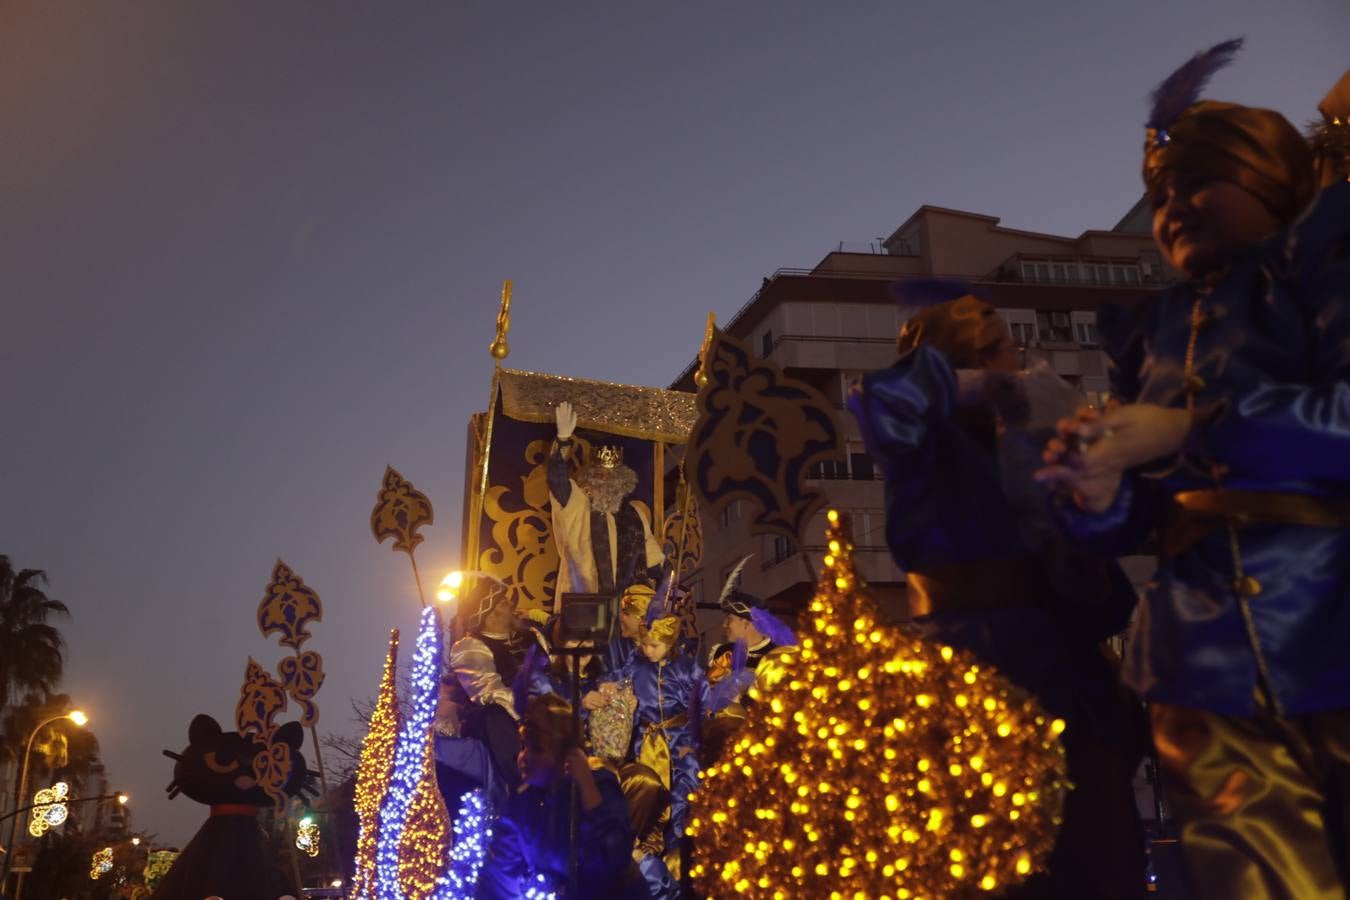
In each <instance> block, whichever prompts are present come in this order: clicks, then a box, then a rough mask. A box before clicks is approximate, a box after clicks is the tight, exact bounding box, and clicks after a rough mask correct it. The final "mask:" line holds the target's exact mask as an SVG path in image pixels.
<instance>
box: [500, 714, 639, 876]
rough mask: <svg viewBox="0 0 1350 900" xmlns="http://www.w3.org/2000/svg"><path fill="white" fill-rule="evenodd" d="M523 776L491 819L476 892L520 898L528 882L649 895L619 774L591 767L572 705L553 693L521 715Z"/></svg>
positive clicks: (521, 769) (521, 763) (521, 768)
mask: <svg viewBox="0 0 1350 900" xmlns="http://www.w3.org/2000/svg"><path fill="white" fill-rule="evenodd" d="M520 744H521V750H520V759H519V765H520V773H521V775H520V780H521V781H522V782H523V786H522V788H521V790H520V791H519V792H517V793H516V794H514V795H513V796H512V797H511V798H510V799H509V800H508V801H507V803H506V807H505V809H504V810H503V811H502V815H501V817H500V818H499V819H498V820H497V822H496V823H495V824H494V825H493V834H492V842H491V844H490V845H489V847H488V853H487V857H486V859H485V860H484V862H483V869H482V872H481V873H480V874H479V877H478V889H477V893H476V895H475V896H477V897H478V898H479V900H518V898H523V897H524V896H526V892H527V890H529V889H531V888H534V889H535V890H536V891H552V892H554V893H556V894H558V895H559V896H564V897H567V898H568V900H582V898H594V900H646V898H648V897H650V896H651V891H650V890H649V888H648V885H647V881H646V880H645V879H644V878H643V876H642V874H641V872H640V871H639V869H638V865H637V863H636V862H635V861H634V860H633V856H632V849H633V828H632V825H631V823H630V821H629V813H628V804H627V802H626V801H625V800H624V796H623V792H622V791H621V790H620V788H619V781H618V779H617V778H616V777H615V776H614V774H613V773H612V772H610V771H609V770H607V769H604V768H600V769H594V770H593V769H592V767H591V764H590V761H589V760H588V759H587V758H586V754H585V753H584V752H583V751H582V749H581V747H580V745H579V744H578V742H577V738H576V734H575V732H574V731H573V726H572V708H571V706H570V705H569V704H568V703H567V701H565V700H563V699H562V698H561V697H558V696H556V695H553V694H546V695H544V696H542V697H535V698H534V699H532V700H530V701H529V705H528V706H527V707H526V708H525V709H524V711H523V714H522V715H521V717H520ZM573 785H575V786H576V789H577V793H578V795H579V803H578V814H579V816H580V818H579V820H578V821H577V829H578V834H577V841H576V853H577V873H578V878H577V887H578V890H577V892H576V893H575V894H571V893H568V880H569V875H570V872H569V868H570V866H569V852H570V847H571V825H572V787H573Z"/></svg>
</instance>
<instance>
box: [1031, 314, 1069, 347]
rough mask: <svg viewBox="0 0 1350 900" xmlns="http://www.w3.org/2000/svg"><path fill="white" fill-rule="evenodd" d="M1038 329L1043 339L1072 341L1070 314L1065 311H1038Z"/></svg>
mask: <svg viewBox="0 0 1350 900" xmlns="http://www.w3.org/2000/svg"><path fill="white" fill-rule="evenodd" d="M1036 330H1037V332H1038V333H1039V334H1040V336H1041V340H1043V341H1066V342H1067V341H1072V340H1073V330H1072V329H1071V328H1070V327H1069V314H1068V313H1065V312H1037V313H1036Z"/></svg>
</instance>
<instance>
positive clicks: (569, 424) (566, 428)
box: [554, 400, 577, 441]
mask: <svg viewBox="0 0 1350 900" xmlns="http://www.w3.org/2000/svg"><path fill="white" fill-rule="evenodd" d="M554 418H555V419H556V420H557V422H558V440H560V441H566V440H570V439H571V437H572V432H574V431H576V430H577V414H576V412H574V411H573V409H572V404H570V403H568V402H567V401H566V400H564V401H563V402H561V403H559V404H558V408H557V410H555V412H554Z"/></svg>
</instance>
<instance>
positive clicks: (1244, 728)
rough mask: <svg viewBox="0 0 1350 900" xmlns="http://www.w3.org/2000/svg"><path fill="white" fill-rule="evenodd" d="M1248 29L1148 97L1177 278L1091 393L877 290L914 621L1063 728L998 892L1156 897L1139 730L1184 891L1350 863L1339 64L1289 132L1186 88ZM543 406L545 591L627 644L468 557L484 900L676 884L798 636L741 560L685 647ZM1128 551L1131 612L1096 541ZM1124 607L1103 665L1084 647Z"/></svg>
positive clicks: (469, 669)
mask: <svg viewBox="0 0 1350 900" xmlns="http://www.w3.org/2000/svg"><path fill="white" fill-rule="evenodd" d="M1239 45H1240V42H1229V43H1227V44H1223V45H1219V46H1218V47H1216V48H1214V49H1213V50H1211V51H1209V52H1208V53H1206V54H1201V55H1200V56H1197V57H1196V59H1194V60H1192V61H1190V62H1189V63H1187V64H1186V65H1185V66H1183V67H1182V68H1181V69H1179V70H1178V72H1177V73H1176V74H1174V75H1173V76H1172V77H1171V78H1169V79H1168V80H1167V81H1165V82H1164V83H1163V84H1162V85H1161V86H1160V87H1159V89H1158V91H1157V92H1156V94H1155V103H1154V107H1153V110H1152V112H1151V115H1150V119H1149V124H1148V131H1147V136H1146V142H1145V149H1144V165H1143V176H1144V182H1145V185H1146V187H1147V190H1148V198H1149V203H1150V204H1151V206H1152V208H1153V231H1154V237H1155V239H1156V242H1157V245H1158V248H1159V250H1160V252H1161V254H1162V255H1163V257H1164V259H1165V260H1166V262H1167V263H1168V265H1169V266H1170V267H1171V269H1173V270H1174V271H1175V272H1176V273H1178V274H1179V276H1180V277H1179V280H1178V281H1177V283H1176V284H1175V285H1174V286H1173V287H1171V288H1169V289H1168V290H1166V291H1164V292H1161V293H1160V294H1159V295H1157V296H1155V297H1153V298H1151V299H1149V300H1147V301H1146V302H1144V303H1142V304H1140V305H1138V306H1136V307H1134V308H1130V309H1118V310H1112V309H1103V310H1102V311H1101V312H1100V314H1099V329H1100V332H1101V334H1102V339H1103V345H1104V349H1105V350H1106V351H1107V353H1108V355H1109V357H1110V360H1111V376H1112V396H1113V399H1112V402H1111V403H1110V404H1108V405H1107V406H1106V407H1105V408H1093V407H1089V406H1085V405H1083V404H1082V401H1081V400H1080V398H1078V397H1077V396H1076V395H1074V394H1073V393H1072V392H1071V391H1069V390H1068V389H1067V388H1066V386H1065V385H1064V384H1063V383H1062V382H1061V381H1059V380H1058V379H1057V377H1056V376H1054V374H1053V373H1052V372H1049V371H1048V370H1047V369H1045V368H1039V369H1037V368H1033V369H1031V370H1024V369H1023V367H1022V365H1021V362H1020V360H1019V359H1018V356H1017V354H1016V353H1015V352H1014V345H1013V343H1012V339H1011V337H1010V335H1009V333H1008V329H1007V327H1006V325H1005V324H1004V323H1003V322H1002V320H1001V319H1000V318H999V316H998V315H997V313H996V311H995V309H994V307H993V306H992V305H991V304H990V303H989V302H988V301H987V300H986V299H984V298H983V297H982V296H981V294H980V292H979V290H978V289H976V288H975V287H973V286H971V285H968V284H962V283H958V282H953V281H937V280H928V281H909V282H905V283H903V284H901V285H899V286H898V288H897V290H898V293H899V297H898V301H899V302H900V303H902V304H903V305H905V306H906V307H907V308H908V309H909V310H910V311H911V314H910V315H909V316H908V317H907V318H906V320H905V324H904V326H903V328H902V330H901V332H900V335H899V338H898V350H899V354H900V358H899V361H898V362H897V363H896V364H895V365H894V366H892V367H890V368H888V369H885V370H883V371H880V372H875V373H872V374H869V375H867V376H865V377H864V378H863V379H862V380H861V381H860V383H859V384H858V385H856V387H855V388H854V390H853V393H852V395H851V397H850V403H849V405H850V408H851V409H852V411H853V413H854V415H855V416H856V417H857V419H858V421H859V423H860V426H861V429H862V433H863V436H864V439H865V440H866V442H867V445H868V447H869V450H870V452H871V453H872V455H873V456H874V458H875V459H876V460H877V461H878V464H879V465H880V466H881V469H882V472H883V473H884V476H885V480H886V502H887V523H886V539H887V542H888V544H889V546H890V548H891V551H892V554H893V556H894V558H895V560H896V562H897V563H898V564H899V566H900V567H901V568H902V570H903V571H904V572H905V573H906V576H907V581H908V584H909V592H908V596H909V599H908V602H909V606H910V610H909V611H910V617H911V620H912V622H913V625H914V627H915V628H917V629H918V630H919V631H920V632H921V633H922V634H923V635H925V636H926V637H928V638H930V639H932V640H934V641H938V642H941V643H943V644H946V645H951V646H955V647H958V648H961V649H964V650H966V651H969V652H970V653H972V654H974V655H975V656H976V657H977V658H979V659H980V660H982V661H984V662H986V663H988V664H990V665H992V666H994V667H996V668H997V669H999V670H1000V671H1001V672H1003V673H1004V674H1005V675H1006V676H1007V677H1008V678H1009V679H1011V680H1012V681H1013V682H1014V683H1016V684H1018V685H1020V686H1021V687H1023V688H1024V689H1026V690H1027V691H1029V692H1030V693H1032V694H1033V695H1034V696H1035V697H1036V698H1037V699H1038V700H1039V701H1040V702H1041V703H1042V705H1043V706H1044V707H1045V708H1046V709H1047V710H1049V711H1050V712H1052V713H1053V714H1054V715H1055V716H1057V717H1060V718H1062V719H1064V720H1065V722H1066V723H1067V726H1068V727H1067V729H1066V731H1065V733H1064V738H1063V740H1064V745H1065V750H1066V754H1067V759H1068V766H1069V777H1070V780H1071V782H1072V785H1073V787H1072V789H1071V791H1070V792H1069V794H1068V796H1067V798H1066V805H1065V811H1064V826H1063V829H1062V832H1061V837H1060V839H1059V843H1058V844H1057V847H1056V850H1055V852H1054V854H1053V855H1052V857H1051V859H1050V863H1049V867H1048V871H1047V872H1045V873H1042V874H1040V875H1038V876H1037V877H1035V878H1032V879H1031V880H1029V881H1028V882H1027V883H1025V884H1024V885H1022V886H1020V887H1019V888H1017V889H1016V890H1017V891H1019V892H1020V893H1018V896H1027V897H1066V898H1067V897H1072V898H1086V897H1093V898H1114V897H1135V896H1139V895H1140V894H1142V893H1143V892H1144V890H1145V880H1144V874H1143V873H1144V865H1145V864H1144V857H1143V854H1144V846H1145V845H1144V838H1143V833H1142V829H1141V827H1140V822H1139V818H1138V813H1137V810H1136V807H1135V801H1134V796H1133V791H1132V787H1131V778H1132V776H1133V774H1134V772H1135V770H1136V768H1137V766H1138V764H1139V761H1140V759H1141V757H1142V756H1143V754H1144V753H1145V752H1146V750H1147V748H1148V746H1149V743H1150V741H1151V742H1152V744H1153V746H1154V747H1155V748H1156V753H1157V754H1158V757H1159V759H1160V760H1161V763H1162V767H1163V771H1164V773H1165V776H1166V778H1167V786H1168V792H1169V796H1170V797H1171V801H1172V805H1173V811H1174V813H1175V815H1176V817H1177V819H1178V821H1179V823H1180V828H1181V842H1182V846H1183V851H1184V854H1185V856H1186V859H1187V862H1188V869H1189V872H1190V875H1191V879H1192V884H1193V887H1194V889H1195V891H1196V893H1197V894H1198V895H1199V896H1202V897H1216V898H1220V897H1222V898H1231V897H1243V898H1246V897H1272V898H1273V897H1287V898H1310V897H1319V898H1321V897H1327V898H1332V897H1345V896H1346V889H1347V885H1350V832H1347V828H1350V815H1348V813H1350V787H1347V786H1348V785H1350V655H1347V654H1346V653H1345V651H1344V647H1345V646H1346V645H1347V642H1350V605H1347V604H1346V603H1345V596H1346V594H1347V590H1350V183H1347V177H1350V149H1348V148H1350V73H1348V74H1347V77H1346V78H1345V79H1343V80H1342V81H1341V83H1340V84H1338V85H1337V86H1336V88H1335V89H1333V91H1332V93H1331V94H1329V95H1328V97H1327V99H1326V100H1325V101H1324V102H1323V105H1322V112H1323V113H1324V122H1323V124H1322V126H1321V128H1320V130H1319V131H1318V132H1317V134H1316V136H1315V137H1314V138H1313V139H1312V140H1311V141H1310V140H1309V139H1308V138H1306V137H1305V136H1303V135H1301V134H1300V133H1299V132H1298V130H1297V129H1295V128H1294V126H1292V125H1291V124H1290V123H1289V122H1288V121H1287V120H1286V119H1285V118H1284V117H1283V116H1281V115H1280V114H1279V113H1276V112H1273V111H1270V110H1265V109H1257V108H1252V107H1246V106H1241V105H1237V104H1232V103H1219V102H1214V101H1209V100H1200V99H1199V93H1200V92H1201V90H1202V89H1203V87H1204V85H1205V83H1206V80H1207V78H1208V76H1209V75H1210V74H1211V73H1212V72H1213V71H1214V70H1216V69H1217V68H1218V67H1220V66H1221V65H1224V64H1226V63H1227V62H1228V61H1229V59H1230V58H1231V57H1232V55H1233V54H1234V53H1235V51H1236V50H1237V48H1238V46H1239ZM557 425H558V440H557V443H556V445H555V448H554V452H553V455H552V457H551V461H550V472H549V487H550V494H551V500H552V503H553V507H554V527H555V532H556V537H557V540H558V544H559V550H560V554H561V556H562V560H563V572H562V574H560V577H559V582H560V587H559V589H560V592H563V593H567V592H583V593H602V594H608V595H610V596H613V597H618V598H620V603H621V615H620V618H619V629H618V630H619V633H618V634H617V635H616V636H615V638H614V639H613V641H612V642H611V643H610V644H609V645H607V646H603V647H595V648H592V649H591V651H590V652H589V655H587V653H586V651H585V650H584V648H582V649H578V648H576V647H569V646H568V641H566V640H565V637H566V635H565V634H564V632H563V629H562V627H561V624H560V622H559V621H558V620H557V619H556V618H553V619H549V620H547V621H542V622H541V621H533V620H528V619H524V618H522V617H520V616H518V615H517V611H516V610H515V609H513V608H512V605H511V604H510V603H509V602H508V599H507V598H508V597H509V593H508V591H507V590H506V589H505V587H504V586H503V585H500V584H499V583H495V582H492V581H491V580H489V579H482V580H481V584H482V589H481V590H480V592H479V596H478V598H477V602H476V610H475V615H474V616H473V619H472V622H471V623H470V626H469V628H468V633H467V634H465V636H463V637H461V638H460V639H459V640H458V641H457V642H456V643H455V645H454V647H453V649H452V652H451V668H452V671H451V672H449V673H447V676H446V680H445V683H444V689H443V703H442V710H441V713H440V714H439V715H438V725H437V728H438V733H439V734H438V739H437V748H436V753H437V760H438V764H439V768H438V773H439V775H440V778H441V786H442V789H443V791H444V792H445V793H446V795H447V798H448V799H450V801H451V802H450V804H449V805H450V808H451V809H454V808H456V805H457V804H456V803H454V802H453V801H454V798H456V797H458V796H460V795H462V794H463V793H464V792H465V791H467V790H470V789H472V788H475V787H481V788H485V789H487V790H488V791H489V793H491V794H492V795H494V797H495V799H496V802H497V808H498V809H499V810H501V819H500V821H499V826H498V828H497V831H496V833H495V835H494V838H493V841H492V846H491V849H490V851H489V855H488V858H487V861H486V864H485V868H484V873H483V876H482V879H481V883H480V888H479V893H480V896H483V897H492V898H497V897H516V896H523V891H524V887H523V886H524V885H527V884H535V883H540V884H544V885H546V886H547V887H548V888H549V889H551V890H556V891H561V892H563V893H565V894H566V895H567V896H576V897H634V898H636V897H661V898H665V897H676V896H679V895H680V892H681V886H680V879H681V875H682V873H683V870H684V869H685V868H687V863H688V856H689V853H690V847H689V845H688V842H687V841H686V839H685V829H686V826H687V823H688V819H689V810H688V800H687V798H688V795H689V794H690V793H691V792H692V791H693V790H694V789H695V788H696V786H697V777H698V771H699V769H700V767H701V766H707V765H709V764H710V763H711V761H712V760H714V759H716V758H717V755H718V754H719V753H720V751H721V748H722V747H723V746H725V743H726V740H727V738H728V736H730V735H733V734H734V733H735V731H736V728H737V725H738V723H739V721H741V719H742V718H743V716H744V709H745V704H747V703H750V702H752V701H751V700H750V699H749V696H748V694H747V691H748V688H749V687H750V686H751V685H752V684H753V683H754V682H755V680H756V679H757V678H759V679H760V680H761V682H763V680H764V676H765V674H766V673H767V672H769V671H770V670H772V669H773V668H774V666H775V665H776V658H777V656H778V655H780V654H779V653H776V651H778V648H780V647H782V646H784V645H790V644H791V643H793V641H794V638H793V636H792V632H791V631H790V629H788V628H787V627H786V626H785V625H783V623H782V622H780V621H778V620H777V619H776V618H775V617H774V616H772V615H770V614H769V612H768V611H767V610H766V609H765V608H764V604H763V603H762V602H760V601H759V600H758V599H757V598H755V597H753V596H750V595H748V594H746V593H745V592H743V591H742V590H740V587H739V583H738V574H739V569H738V571H737V573H735V574H733V575H732V577H731V579H730V580H729V581H728V583H727V585H726V586H725V588H724V590H723V592H722V596H721V599H720V601H719V602H720V604H721V607H722V610H723V611H724V613H725V617H726V618H725V629H726V637H727V641H726V642H725V643H722V644H719V645H717V646H715V647H713V648H712V650H711V652H710V653H708V654H707V657H706V659H703V658H700V657H699V656H698V655H697V647H696V646H695V645H694V642H693V641H692V640H691V638H690V636H689V634H688V630H687V628H686V627H685V622H684V621H683V619H682V617H681V616H680V615H679V614H678V612H677V610H678V589H677V588H676V587H673V586H672V585H671V579H670V574H669V572H668V566H667V565H666V563H665V561H664V558H663V554H662V553H661V550H660V547H659V544H658V543H657V542H656V541H655V540H654V539H653V537H652V530H651V525H650V522H648V521H647V519H646V518H645V516H644V514H643V513H642V511H641V509H639V508H638V507H636V506H634V505H633V504H631V503H630V502H629V499H628V495H629V494H630V493H631V492H632V490H633V485H634V483H635V479H633V478H631V477H629V474H626V473H625V470H624V467H623V465H622V461H621V459H620V458H619V457H618V455H617V453H616V451H614V450H613V449H612V448H601V450H599V451H598V452H596V453H594V454H593V458H594V461H593V462H592V463H591V465H590V466H588V467H587V470H586V471H583V472H581V473H579V474H578V473H575V472H574V463H575V461H574V460H573V456H574V455H575V453H574V450H575V442H574V438H573V431H574V429H575V425H576V419H575V416H574V415H573V413H572V411H571V409H570V407H568V406H567V404H561V405H560V407H559V409H558V415H557ZM630 471H631V470H630ZM1150 542H1151V543H1150ZM1146 545H1147V546H1149V547H1152V548H1156V552H1157V555H1158V558H1159V568H1158V572H1157V575H1156V576H1155V577H1154V579H1153V580H1152V581H1151V582H1150V584H1149V585H1148V588H1147V590H1146V592H1145V594H1144V596H1143V597H1142V599H1137V598H1136V595H1135V591H1134V589H1133V587H1132V586H1131V584H1130V582H1129V581H1128V579H1126V578H1125V576H1124V574H1123V572H1122V571H1121V569H1120V568H1119V566H1118V565H1117V563H1116V562H1115V559H1116V557H1117V556H1121V555H1127V554H1130V553H1134V552H1138V551H1139V550H1140V548H1142V547H1145V546H1146ZM564 586H565V587H566V590H565V591H564V590H563V589H564ZM1131 620H1133V625H1132V626H1131V625H1130V623H1131ZM1127 627H1130V628H1131V632H1130V637H1129V639H1128V641H1127V644H1126V646H1127V651H1126V654H1125V658H1124V659H1123V661H1122V660H1120V659H1118V658H1116V657H1114V656H1113V655H1112V654H1111V653H1109V652H1108V651H1107V650H1106V644H1105V641H1106V639H1107V638H1108V637H1110V636H1112V635H1115V634H1118V633H1120V632H1122V631H1123V630H1125V629H1126V628H1127ZM573 666H574V667H575V668H572V667H573ZM573 671H575V673H576V677H577V678H578V679H579V683H578V684H577V685H573V684H572V682H571V677H572V672H573ZM1122 674H1123V678H1122V677H1121V676H1122ZM572 696H579V697H580V698H581V699H580V703H579V705H578V706H577V707H575V708H574V707H573V705H572V704H571V703H570V702H569V701H568V700H567V699H566V698H569V697H572ZM1141 700H1142V701H1144V703H1146V705H1147V713H1146V714H1145V712H1144V709H1145V706H1144V704H1143V703H1141ZM577 723H579V727H578V724H577ZM569 885H570V890H571V891H572V892H573V893H567V891H568V890H569Z"/></svg>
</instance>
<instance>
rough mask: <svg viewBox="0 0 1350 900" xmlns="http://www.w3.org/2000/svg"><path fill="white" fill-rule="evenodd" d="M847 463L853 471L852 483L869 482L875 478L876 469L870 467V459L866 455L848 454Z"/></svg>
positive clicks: (872, 466)
mask: <svg viewBox="0 0 1350 900" xmlns="http://www.w3.org/2000/svg"><path fill="white" fill-rule="evenodd" d="M848 461H849V467H850V468H851V469H852V470H853V480H854V481H871V480H872V479H873V478H875V477H876V467H875V466H874V465H872V457H871V456H869V455H867V454H866V453H850V454H849V455H848Z"/></svg>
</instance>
